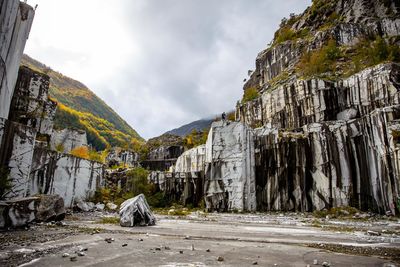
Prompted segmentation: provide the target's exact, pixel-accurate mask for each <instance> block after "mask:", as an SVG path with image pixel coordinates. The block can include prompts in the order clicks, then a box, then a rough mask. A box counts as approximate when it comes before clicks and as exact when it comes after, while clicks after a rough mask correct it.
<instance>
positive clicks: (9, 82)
mask: <svg viewBox="0 0 400 267" xmlns="http://www.w3.org/2000/svg"><path fill="white" fill-rule="evenodd" d="M34 14H35V11H34V10H33V8H32V7H30V6H29V5H27V4H25V3H22V2H20V1H19V0H7V1H2V12H1V16H0V58H1V60H2V61H3V62H2V63H1V64H0V81H2V82H1V84H0V118H8V114H9V111H10V105H11V99H12V96H13V93H14V87H15V83H16V80H17V76H18V70H19V65H20V62H21V58H22V54H23V51H24V48H25V43H26V41H27V39H28V36H29V32H30V29H31V25H32V22H33V17H34Z"/></svg>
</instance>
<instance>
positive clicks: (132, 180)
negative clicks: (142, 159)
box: [127, 167, 152, 196]
mask: <svg viewBox="0 0 400 267" xmlns="http://www.w3.org/2000/svg"><path fill="white" fill-rule="evenodd" d="M148 175H149V171H148V170H146V169H144V168H142V167H137V168H134V169H132V170H130V171H129V172H128V173H127V176H128V177H129V178H128V183H129V185H130V190H129V192H131V193H132V194H133V195H134V196H136V195H139V194H144V195H146V196H148V195H149V194H150V193H151V189H152V186H151V185H150V184H149V183H148V181H147V176H148Z"/></svg>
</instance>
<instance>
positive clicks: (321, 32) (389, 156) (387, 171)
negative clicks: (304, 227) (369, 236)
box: [236, 0, 400, 214]
mask: <svg viewBox="0 0 400 267" xmlns="http://www.w3.org/2000/svg"><path fill="white" fill-rule="evenodd" d="M318 7H319V8H321V9H320V10H318ZM313 11H315V12H317V13H313ZM318 12H319V13H318ZM313 16H314V17H313ZM315 16H316V18H315ZM332 18H334V19H332ZM291 22H292V23H291V24H290V23H287V22H286V25H285V26H284V27H286V30H287V29H288V28H289V30H290V31H291V32H293V33H298V32H302V31H304V30H306V32H307V31H308V32H309V33H308V35H307V36H306V37H303V38H298V39H294V40H286V41H283V42H281V43H276V41H277V36H276V38H275V40H274V41H275V42H274V43H272V45H271V47H269V48H268V49H266V50H264V51H262V52H261V53H260V54H259V55H258V57H257V59H256V69H255V71H254V72H252V74H251V76H250V79H249V80H248V81H247V83H246V84H245V86H244V90H245V92H246V90H254V88H255V89H256V90H257V92H258V94H257V97H256V98H255V99H253V100H250V101H248V102H245V103H242V104H240V105H238V107H237V112H236V115H237V119H238V120H240V121H241V122H243V123H244V124H246V125H249V126H252V127H255V128H257V129H255V130H254V140H255V141H254V145H255V173H256V175H255V176H256V187H257V189H256V191H257V207H258V209H260V210H301V211H310V210H316V209H317V210H320V209H324V208H329V207H336V206H353V207H356V208H359V209H361V210H373V211H376V212H380V213H387V212H389V213H392V214H398V213H399V206H398V205H399V197H400V192H399V190H400V188H399V177H400V176H399V174H400V173H399V171H400V169H399V163H400V162H399V148H400V146H399V144H398V129H399V127H400V123H399V118H400V117H399V115H400V114H399V111H400V105H399V90H400V65H399V64H397V63H394V62H393V61H397V60H398V58H396V57H393V58H386V59H384V60H382V63H380V62H376V63H378V64H370V65H371V66H369V65H368V64H366V65H362V66H361V67H358V68H359V70H357V69H353V70H350V71H349V70H347V69H346V67H347V66H349V65H351V64H353V62H352V61H354V59H355V58H356V57H355V56H353V55H354V53H357V52H358V50H357V49H359V47H358V46H357V44H359V43H360V42H364V43H367V44H368V41H366V40H371V41H370V42H373V44H372V45H371V46H372V47H373V46H374V43H378V42H379V41H380V42H381V43H382V44H383V42H385V44H384V45H383V46H382V48H381V51H383V50H384V49H386V48H385V47H388V45H387V44H388V43H389V44H392V47H393V49H396V47H397V48H398V43H397V40H398V39H396V38H397V37H398V36H399V31H400V27H399V26H400V18H399V6H398V5H397V4H396V3H395V2H394V1H361V0H351V1H326V2H323V1H314V3H313V6H312V7H311V8H309V9H308V10H306V11H305V12H304V13H303V14H302V15H299V16H293V15H292V17H291ZM284 24H285V23H284ZM280 31H282V29H281V30H280ZM279 33H281V32H278V35H279ZM310 33H311V34H310ZM332 40H333V42H334V44H335V48H334V49H335V50H331V51H337V52H338V53H340V56H338V57H337V58H335V59H334V60H335V61H336V62H334V63H335V64H337V65H336V66H337V67H336V69H335V70H334V71H332V70H325V71H326V73H318V72H314V73H311V75H310V73H308V74H307V73H306V74H304V72H303V73H302V70H301V69H300V70H299V68H301V67H303V66H304V64H303V65H301V64H302V62H303V61H304V55H305V53H309V55H310V57H311V58H312V57H313V53H314V54H316V53H320V54H321V53H322V52H321V51H324V50H323V49H325V48H323V47H324V46H327V44H328V43H329V42H332ZM372 40H375V41H372ZM382 40H384V41H382ZM351 49H354V50H355V52H353V54H351V56H347V54H346V53H349V52H348V50H351ZM327 51H328V50H327ZM371 51H373V50H371ZM369 56H371V57H372V56H373V55H372V54H370V55H369ZM349 58H350V60H349ZM328 60H329V57H327V60H326V62H328ZM316 62H318V61H316ZM326 62H324V63H326ZM337 62H339V63H337ZM340 62H343V63H344V64H341V63H340ZM362 62H366V61H362ZM259 126H261V127H259Z"/></svg>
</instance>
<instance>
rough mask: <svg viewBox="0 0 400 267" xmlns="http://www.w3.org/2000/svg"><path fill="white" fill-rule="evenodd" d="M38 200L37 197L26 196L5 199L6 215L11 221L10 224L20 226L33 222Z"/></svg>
mask: <svg viewBox="0 0 400 267" xmlns="http://www.w3.org/2000/svg"><path fill="white" fill-rule="evenodd" d="M39 201H40V198H39V197H26V198H20V199H13V200H9V201H6V203H7V204H8V205H9V206H8V213H7V216H8V221H9V222H10V223H11V225H10V226H12V227H22V226H26V225H28V224H30V223H32V222H34V221H35V219H36V216H35V212H36V209H37V206H38V203H39ZM6 226H7V225H6Z"/></svg>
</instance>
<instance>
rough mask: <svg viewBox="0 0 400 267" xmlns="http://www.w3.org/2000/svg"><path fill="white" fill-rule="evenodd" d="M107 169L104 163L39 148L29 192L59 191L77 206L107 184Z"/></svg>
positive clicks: (35, 156)
mask: <svg viewBox="0 0 400 267" xmlns="http://www.w3.org/2000/svg"><path fill="white" fill-rule="evenodd" d="M103 172H104V166H103V164H101V163H98V162H95V161H89V160H85V159H80V158H76V157H73V156H71V155H67V154H61V153H57V152H55V151H49V150H46V149H41V148H36V149H35V153H34V156H33V163H32V168H31V175H30V180H29V187H28V188H27V191H26V193H25V194H26V195H34V194H38V193H39V194H57V195H60V196H61V197H62V198H63V199H64V203H65V206H66V207H73V205H74V203H75V202H78V201H83V200H86V199H87V198H88V197H90V196H92V195H93V194H94V193H95V191H96V189H98V188H99V187H100V186H102V185H103Z"/></svg>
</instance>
